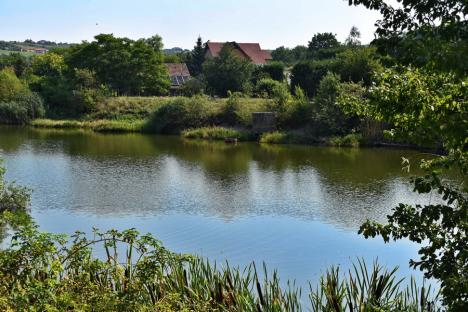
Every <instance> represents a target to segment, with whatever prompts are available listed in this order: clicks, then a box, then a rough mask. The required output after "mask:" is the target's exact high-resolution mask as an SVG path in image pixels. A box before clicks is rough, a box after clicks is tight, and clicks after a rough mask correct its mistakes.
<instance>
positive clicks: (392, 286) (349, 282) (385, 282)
mask: <svg viewBox="0 0 468 312" xmlns="http://www.w3.org/2000/svg"><path fill="white" fill-rule="evenodd" d="M396 271H397V268H395V269H393V270H391V271H388V270H386V269H384V268H382V267H381V266H380V265H379V264H378V263H377V262H374V264H373V267H372V269H368V268H367V266H366V264H365V262H364V261H362V260H359V261H358V264H357V265H356V264H353V269H352V270H350V271H349V273H348V274H347V275H344V276H343V277H341V276H340V271H339V268H338V267H332V268H331V269H330V270H327V272H326V273H325V275H324V276H322V277H321V279H320V285H319V286H318V287H317V289H316V290H313V289H312V290H311V294H310V295H309V296H310V299H311V302H312V311H314V312H320V311H414V312H417V311H421V312H422V311H428V312H429V311H439V310H440V307H438V306H437V295H435V296H434V292H433V291H432V290H431V286H429V287H427V288H426V287H424V286H423V287H422V288H418V287H417V286H416V282H415V280H414V279H411V284H410V287H407V288H406V290H405V289H402V287H401V283H402V280H397V279H396V276H395V272H396Z"/></svg>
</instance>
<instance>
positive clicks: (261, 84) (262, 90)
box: [255, 78, 284, 98]
mask: <svg viewBox="0 0 468 312" xmlns="http://www.w3.org/2000/svg"><path fill="white" fill-rule="evenodd" d="M280 88H284V85H283V84H282V83H281V82H279V81H276V80H273V79H271V78H263V79H260V80H259V81H258V82H257V85H256V86H255V93H256V94H257V96H259V97H264V98H271V97H272V96H273V94H274V93H275V90H277V89H280Z"/></svg>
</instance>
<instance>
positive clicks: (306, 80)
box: [291, 60, 333, 97]
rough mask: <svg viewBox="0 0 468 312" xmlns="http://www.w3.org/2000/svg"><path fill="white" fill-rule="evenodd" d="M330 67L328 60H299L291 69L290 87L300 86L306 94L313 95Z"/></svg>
mask: <svg viewBox="0 0 468 312" xmlns="http://www.w3.org/2000/svg"><path fill="white" fill-rule="evenodd" d="M332 68H333V62H332V61H330V60H322V61H302V62H299V63H297V64H296V65H294V67H293V68H292V70H291V87H292V88H295V87H296V86H297V87H300V88H301V89H302V90H304V92H305V94H306V95H307V96H309V97H312V96H315V94H316V93H317V89H318V86H319V84H320V81H321V80H322V78H323V77H324V76H325V75H326V74H327V72H329V71H331V70H332ZM293 90H294V89H293Z"/></svg>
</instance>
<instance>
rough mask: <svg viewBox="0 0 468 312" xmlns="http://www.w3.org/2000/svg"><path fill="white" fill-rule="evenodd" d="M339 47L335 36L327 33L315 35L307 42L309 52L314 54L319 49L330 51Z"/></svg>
mask: <svg viewBox="0 0 468 312" xmlns="http://www.w3.org/2000/svg"><path fill="white" fill-rule="evenodd" d="M339 45H340V43H339V41H338V40H337V39H336V35H334V34H332V33H327V32H325V33H317V34H315V35H314V36H313V37H312V40H311V41H309V51H310V52H315V51H318V50H321V49H331V48H336V47H338V46H339Z"/></svg>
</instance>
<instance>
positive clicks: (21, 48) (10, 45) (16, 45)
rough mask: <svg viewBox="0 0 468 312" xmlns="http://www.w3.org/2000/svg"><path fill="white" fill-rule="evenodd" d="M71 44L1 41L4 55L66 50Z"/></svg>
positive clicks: (0, 44) (0, 49)
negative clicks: (41, 50) (44, 50)
mask: <svg viewBox="0 0 468 312" xmlns="http://www.w3.org/2000/svg"><path fill="white" fill-rule="evenodd" d="M70 45H71V44H70V43H64V42H54V41H48V40H39V41H33V40H31V39H28V40H25V41H4V40H0V51H2V52H3V53H8V52H24V53H30V52H26V51H30V50H34V49H47V50H50V49H53V48H66V47H69V46H70Z"/></svg>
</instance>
